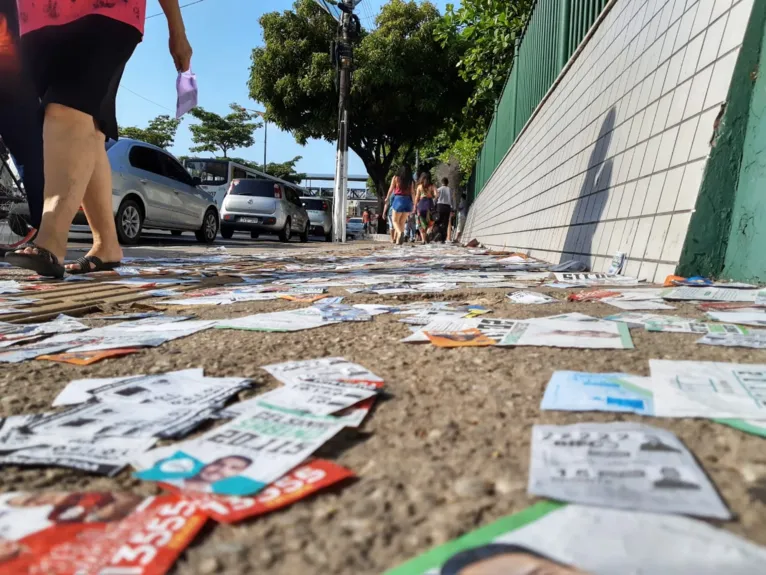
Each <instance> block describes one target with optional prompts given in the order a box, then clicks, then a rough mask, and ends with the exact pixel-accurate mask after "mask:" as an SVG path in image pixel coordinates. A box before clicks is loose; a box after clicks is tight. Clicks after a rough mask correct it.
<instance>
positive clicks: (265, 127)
mask: <svg viewBox="0 0 766 575" xmlns="http://www.w3.org/2000/svg"><path fill="white" fill-rule="evenodd" d="M240 108H241V109H242V110H244V111H245V112H252V113H253V114H258V115H259V116H260V117H261V118H263V171H264V173H265V172H266V144H267V142H268V140H269V122H268V120H266V112H262V111H261V110H251V109H250V108H245V107H244V106H240Z"/></svg>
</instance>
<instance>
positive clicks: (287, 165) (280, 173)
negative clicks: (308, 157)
mask: <svg viewBox="0 0 766 575" xmlns="http://www.w3.org/2000/svg"><path fill="white" fill-rule="evenodd" d="M228 159H229V160H231V161H232V162H236V163H238V164H242V165H243V166H247V167H249V168H253V169H254V170H258V171H259V172H264V173H266V174H268V175H270V176H274V177H276V178H281V179H283V180H285V181H287V182H292V183H294V184H300V183H301V182H302V181H303V180H305V179H306V174H303V173H300V172H297V171H296V170H295V164H297V163H298V162H300V161H301V160H302V159H303V156H295V157H294V158H293V159H292V160H288V161H286V162H269V163H268V164H266V169H264V168H263V164H258V163H256V162H251V161H250V160H245V159H243V158H228Z"/></svg>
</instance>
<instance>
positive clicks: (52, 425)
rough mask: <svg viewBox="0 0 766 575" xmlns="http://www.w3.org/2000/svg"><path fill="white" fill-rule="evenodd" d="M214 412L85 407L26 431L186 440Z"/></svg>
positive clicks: (50, 417) (119, 405) (128, 406)
mask: <svg viewBox="0 0 766 575" xmlns="http://www.w3.org/2000/svg"><path fill="white" fill-rule="evenodd" d="M211 413H212V410H211V409H199V408H196V407H194V408H191V407H180V408H179V407H170V406H167V405H140V406H136V405H135V404H129V403H83V404H81V405H77V406H74V407H71V408H69V409H67V410H65V411H59V412H57V413H51V414H48V415H46V416H45V417H42V418H39V419H37V420H35V421H34V422H32V423H28V424H27V425H26V426H25V427H26V429H27V430H29V431H31V432H32V433H35V434H37V433H39V434H43V435H55V436H57V437H86V438H87V437H92V438H99V437H157V438H161V439H173V438H178V437H183V436H185V435H187V434H188V433H190V432H191V431H193V430H194V429H195V428H197V427H199V426H200V425H201V424H202V423H203V422H205V421H206V420H208V419H210V414H211Z"/></svg>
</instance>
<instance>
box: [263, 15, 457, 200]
mask: <svg viewBox="0 0 766 575" xmlns="http://www.w3.org/2000/svg"><path fill="white" fill-rule="evenodd" d="M440 21H441V16H440V14H439V12H438V11H437V10H436V8H435V7H434V6H433V5H432V4H431V3H429V2H424V3H422V4H417V3H415V2H413V1H404V0H391V1H390V2H389V3H388V4H386V5H384V6H383V8H382V10H381V12H380V14H379V15H378V17H377V19H376V25H377V27H376V28H375V29H374V30H372V31H369V32H368V31H363V32H362V34H361V36H360V38H358V39H357V41H356V42H355V46H354V71H353V79H352V86H351V98H350V110H349V114H350V125H349V147H350V148H351V149H352V150H353V151H354V152H356V153H357V154H358V155H359V157H360V158H361V159H362V161H363V162H364V165H365V167H366V169H367V173H368V174H369V176H370V178H371V179H372V180H373V182H374V184H375V188H376V191H377V194H378V197H379V198H381V196H382V197H385V192H386V190H387V189H388V182H387V181H386V176H387V174H388V172H389V170H390V169H391V166H392V163H393V162H394V160H395V159H396V158H397V157H400V156H402V155H403V156H409V155H411V154H412V152H413V150H414V149H415V148H416V147H417V146H420V145H423V144H424V143H426V142H428V141H429V140H430V139H432V138H433V137H434V136H435V135H436V134H437V133H438V132H439V129H440V127H441V126H443V125H444V123H445V122H448V121H450V120H451V119H453V118H455V117H457V116H459V114H460V111H461V110H462V108H463V106H464V105H465V102H466V100H467V98H468V97H469V95H470V93H471V85H470V83H468V82H466V81H465V80H463V79H462V78H461V77H460V74H459V70H458V67H457V65H458V61H459V55H458V50H457V43H456V42H454V43H451V42H442V41H440V40H438V39H437V38H436V29H437V27H438V26H439V23H440ZM260 22H261V26H262V27H263V39H264V46H263V47H261V48H256V49H255V50H253V55H252V62H253V63H252V67H251V72H250V74H251V75H250V82H249V88H250V96H251V97H252V98H253V99H254V100H257V101H259V102H262V103H263V104H264V105H265V107H266V110H267V113H268V116H269V119H270V120H272V121H274V122H275V123H276V124H277V125H278V126H279V127H280V128H281V129H283V130H287V131H290V132H291V133H292V134H293V136H294V137H295V138H296V140H297V141H298V142H299V143H305V142H306V141H307V140H308V139H309V138H321V139H325V140H328V141H335V140H336V139H337V126H338V94H337V91H336V88H335V81H336V71H335V69H334V68H333V65H332V61H331V57H330V54H329V46H330V43H331V41H332V40H334V39H335V37H336V32H337V24H336V23H335V22H334V20H333V19H332V18H330V17H329V16H328V15H327V14H326V13H325V12H324V11H322V9H321V8H320V7H319V6H318V5H317V4H316V3H315V2H314V1H313V0H297V1H296V3H295V4H294V9H293V11H287V12H283V13H278V12H272V13H269V14H265V15H264V16H262V17H261V20H260ZM445 34H448V32H445ZM443 37H445V36H443ZM380 201H381V202H382V199H381V200H380Z"/></svg>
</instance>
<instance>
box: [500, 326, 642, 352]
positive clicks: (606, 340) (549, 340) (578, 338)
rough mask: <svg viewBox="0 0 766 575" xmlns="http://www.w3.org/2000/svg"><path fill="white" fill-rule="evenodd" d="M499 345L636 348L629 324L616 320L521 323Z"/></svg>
mask: <svg viewBox="0 0 766 575" xmlns="http://www.w3.org/2000/svg"><path fill="white" fill-rule="evenodd" d="M499 345H520V346H527V345H529V346H542V347H580V348H589V349H633V340H632V339H631V337H630V329H629V328H628V326H627V325H625V324H624V323H620V322H612V321H591V322H579V321H566V320H555V319H534V320H525V321H519V322H518V323H517V324H516V326H514V327H513V329H512V330H511V331H510V332H509V333H508V334H506V335H505V337H504V338H503V340H502V341H501V342H500V343H499Z"/></svg>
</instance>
